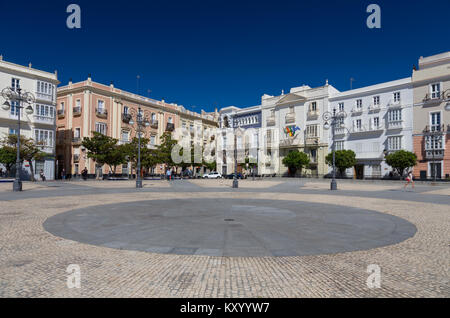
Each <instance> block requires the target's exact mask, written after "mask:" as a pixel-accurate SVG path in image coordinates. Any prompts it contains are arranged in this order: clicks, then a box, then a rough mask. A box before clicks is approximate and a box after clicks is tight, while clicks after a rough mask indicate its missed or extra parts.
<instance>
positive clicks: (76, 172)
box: [75, 163, 80, 174]
mask: <svg viewBox="0 0 450 318" xmlns="http://www.w3.org/2000/svg"><path fill="white" fill-rule="evenodd" d="M79 173H80V165H79V164H78V163H76V164H75V174H79Z"/></svg>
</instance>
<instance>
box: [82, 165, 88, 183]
mask: <svg viewBox="0 0 450 318" xmlns="http://www.w3.org/2000/svg"><path fill="white" fill-rule="evenodd" d="M81 175H82V176H83V180H85V181H86V179H87V175H88V171H87V169H86V167H84V169H83V171H81Z"/></svg>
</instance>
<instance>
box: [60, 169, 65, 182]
mask: <svg viewBox="0 0 450 318" xmlns="http://www.w3.org/2000/svg"><path fill="white" fill-rule="evenodd" d="M61 179H63V180H66V169H64V168H62V171H61Z"/></svg>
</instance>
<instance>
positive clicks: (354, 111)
mask: <svg viewBox="0 0 450 318" xmlns="http://www.w3.org/2000/svg"><path fill="white" fill-rule="evenodd" d="M362 112H363V109H362V107H356V108H353V109H352V110H351V114H352V116H357V115H361V114H362Z"/></svg>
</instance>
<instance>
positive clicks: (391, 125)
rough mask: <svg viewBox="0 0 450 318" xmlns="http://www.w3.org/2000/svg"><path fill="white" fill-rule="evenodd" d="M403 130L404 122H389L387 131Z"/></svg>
mask: <svg viewBox="0 0 450 318" xmlns="http://www.w3.org/2000/svg"><path fill="white" fill-rule="evenodd" d="M402 128H403V120H391V121H388V122H387V125H386V129H388V130H391V129H402Z"/></svg>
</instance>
